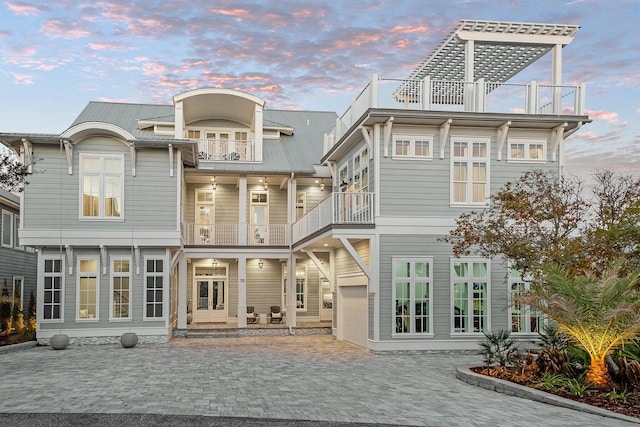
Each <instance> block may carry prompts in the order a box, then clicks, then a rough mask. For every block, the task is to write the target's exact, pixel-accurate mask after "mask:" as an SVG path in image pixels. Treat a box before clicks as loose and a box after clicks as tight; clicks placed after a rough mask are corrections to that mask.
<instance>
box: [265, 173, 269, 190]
mask: <svg viewBox="0 0 640 427" xmlns="http://www.w3.org/2000/svg"><path fill="white" fill-rule="evenodd" d="M264 189H265V190H268V189H269V181H267V177H266V176H265V177H264Z"/></svg>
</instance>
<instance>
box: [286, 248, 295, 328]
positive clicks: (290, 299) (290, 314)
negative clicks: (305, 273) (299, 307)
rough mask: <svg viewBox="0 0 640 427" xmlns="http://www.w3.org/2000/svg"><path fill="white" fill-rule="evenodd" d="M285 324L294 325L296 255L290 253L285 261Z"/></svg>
mask: <svg viewBox="0 0 640 427" xmlns="http://www.w3.org/2000/svg"><path fill="white" fill-rule="evenodd" d="M285 304H286V305H287V326H291V327H295V326H296V256H295V254H293V253H291V255H289V262H288V263H287V300H286V301H285Z"/></svg>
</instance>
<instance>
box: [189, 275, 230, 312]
mask: <svg viewBox="0 0 640 427" xmlns="http://www.w3.org/2000/svg"><path fill="white" fill-rule="evenodd" d="M225 285H226V283H225V281H224V280H214V279H197V280H196V286H195V287H194V293H195V294H196V295H195V298H194V300H195V301H196V306H195V310H194V321H195V322H226V321H227V304H226V303H225V301H226V292H227V289H226V286H225Z"/></svg>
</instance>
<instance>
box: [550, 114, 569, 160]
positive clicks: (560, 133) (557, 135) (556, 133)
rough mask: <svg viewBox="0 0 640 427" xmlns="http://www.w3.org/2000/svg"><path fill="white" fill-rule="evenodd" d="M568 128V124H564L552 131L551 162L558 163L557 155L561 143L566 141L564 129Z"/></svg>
mask: <svg viewBox="0 0 640 427" xmlns="http://www.w3.org/2000/svg"><path fill="white" fill-rule="evenodd" d="M566 127H567V123H566V122H565V123H563V124H561V125H558V126H556V127H554V128H553V129H551V150H552V151H551V161H553V162H555V161H556V153H557V152H558V147H560V143H561V142H562V140H563V139H564V128H566Z"/></svg>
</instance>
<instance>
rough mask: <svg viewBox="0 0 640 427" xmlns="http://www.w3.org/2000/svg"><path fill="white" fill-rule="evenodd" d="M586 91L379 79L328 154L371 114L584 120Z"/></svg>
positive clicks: (332, 135)
mask: <svg viewBox="0 0 640 427" xmlns="http://www.w3.org/2000/svg"><path fill="white" fill-rule="evenodd" d="M585 90H586V89H585V85H584V84H582V85H579V86H553V85H541V84H538V83H536V82H535V81H534V82H531V83H526V84H518V83H496V82H486V81H484V80H478V81H476V82H462V81H442V80H430V79H429V78H426V79H424V80H403V79H380V78H378V77H377V76H376V75H374V76H373V78H372V79H371V81H370V82H369V83H368V84H367V85H366V86H365V88H364V89H363V90H362V91H361V92H360V93H359V94H358V96H357V97H356V98H355V99H354V101H353V102H352V103H351V106H350V107H349V108H348V109H347V111H345V113H344V114H343V115H342V116H341V117H340V118H339V119H337V120H336V126H335V127H334V128H333V129H332V130H331V132H329V133H328V134H327V135H326V137H325V147H324V149H325V151H324V152H325V153H326V152H327V151H329V149H330V148H331V147H332V146H333V145H334V144H335V143H336V142H338V140H339V139H340V138H341V137H342V136H343V135H344V134H345V133H346V132H347V131H348V130H349V128H351V126H352V125H353V124H354V123H355V122H356V121H357V120H358V119H360V117H362V115H363V114H364V113H365V112H366V111H367V110H368V109H369V108H388V109H399V110H426V111H464V112H473V113H509V114H532V115H539V114H550V115H583V114H584V112H585Z"/></svg>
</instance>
